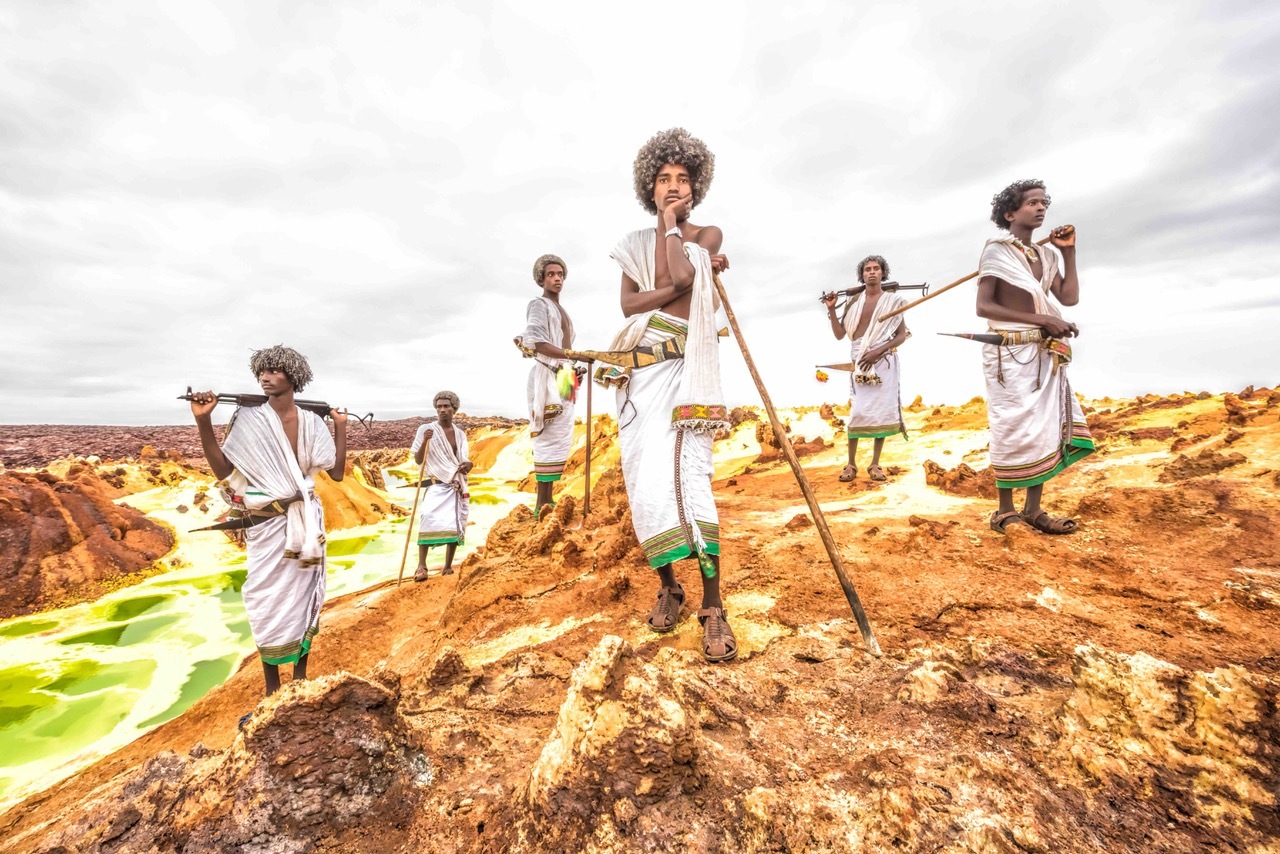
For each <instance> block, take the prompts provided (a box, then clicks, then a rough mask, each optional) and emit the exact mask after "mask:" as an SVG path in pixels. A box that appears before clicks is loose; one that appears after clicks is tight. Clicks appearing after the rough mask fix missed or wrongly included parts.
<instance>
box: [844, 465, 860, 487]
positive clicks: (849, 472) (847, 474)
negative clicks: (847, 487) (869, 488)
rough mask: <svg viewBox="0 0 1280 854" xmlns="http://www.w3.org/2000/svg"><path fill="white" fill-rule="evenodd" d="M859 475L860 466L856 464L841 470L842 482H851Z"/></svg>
mask: <svg viewBox="0 0 1280 854" xmlns="http://www.w3.org/2000/svg"><path fill="white" fill-rule="evenodd" d="M857 476H858V467H857V466H855V465H847V466H845V467H844V469H842V470H841V472H840V482H841V483H849V482H851V481H852V480H853V479H854V478H855V477H857Z"/></svg>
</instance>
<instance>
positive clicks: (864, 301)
mask: <svg viewBox="0 0 1280 854" xmlns="http://www.w3.org/2000/svg"><path fill="white" fill-rule="evenodd" d="M888 275H889V262H888V261H886V260H885V259H884V258H883V257H881V256H879V255H868V256H867V257H866V258H863V259H862V260H861V261H859V262H858V281H859V282H862V283H863V284H864V285H866V290H865V291H863V292H862V293H861V294H859V295H858V296H856V297H854V299H853V301H852V302H850V303H849V305H848V306H846V307H845V310H844V317H843V318H837V317H836V311H835V305H836V294H835V293H829V294H827V295H826V296H824V297H823V298H822V301H823V302H824V303H825V304H826V306H827V320H828V321H829V322H830V323H831V334H832V335H835V337H836V340H837V341H838V340H840V339H841V338H843V337H845V335H848V336H849V346H850V352H851V355H852V357H853V363H854V370H853V371H851V372H850V375H849V376H850V380H849V424H848V428H847V430H848V439H849V464H848V465H847V466H845V467H844V471H842V472H841V473H840V480H841V481H843V482H845V483H847V482H849V481H851V480H853V479H854V478H855V477H857V475H858V463H857V454H858V440H859V439H874V440H875V445H874V447H873V450H872V452H871V465H869V466H867V474H868V476H870V478H871V479H872V480H884V479H885V476H884V470H883V469H881V468H880V451H881V450H882V449H883V448H884V440H885V437H887V436H893V435H895V434H897V433H902V435H903V436H905V435H907V427H906V424H905V422H904V421H903V420H902V392H901V380H902V374H901V366H900V364H899V361H898V347H899V346H900V345H901V344H902V342H904V341H906V340H907V338H908V337H910V335H911V332H910V331H909V330H908V329H907V324H906V323H905V322H904V321H903V319H902V316H901V315H898V316H896V317H892V318H889V319H887V320H883V319H882V316H883V315H884V314H887V313H888V312H891V311H894V310H895V309H898V308H901V307H902V306H904V305H906V302H907V301H906V300H905V299H904V298H903V297H902V296H901V295H900V294H897V293H888V292H886V291H885V290H883V289H882V288H881V284H882V283H883V282H884V280H885V277H886V276H888Z"/></svg>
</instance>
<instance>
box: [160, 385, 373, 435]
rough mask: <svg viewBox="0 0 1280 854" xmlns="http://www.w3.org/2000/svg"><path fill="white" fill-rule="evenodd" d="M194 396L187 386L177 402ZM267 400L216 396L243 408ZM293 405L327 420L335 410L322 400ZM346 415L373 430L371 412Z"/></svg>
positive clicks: (295, 402) (262, 395)
mask: <svg viewBox="0 0 1280 854" xmlns="http://www.w3.org/2000/svg"><path fill="white" fill-rule="evenodd" d="M194 396H195V393H194V392H192V391H191V386H187V393H186V394H180V395H178V400H191V398H192V397H194ZM268 399H269V398H268V397H267V396H266V395H265V394H227V393H219V394H218V403H232V404H235V405H236V406H245V407H254V406H261V405H262V404H264V403H266V402H267V400H268ZM293 403H294V405H295V406H297V407H298V408H299V409H305V410H306V411H307V412H314V413H315V414H316V415H319V416H320V417H321V418H327V417H328V416H329V412H330V410H332V409H334V408H335V407H333V406H330V405H329V404H327V403H325V402H324V401H323V400H298V399H297V398H294V401H293ZM348 415H349V416H350V417H352V418H354V419H355V420H356V421H359V422H360V423H361V424H363V425H364V428H365V429H366V430H371V429H373V428H372V427H371V426H370V425H371V424H372V423H373V413H372V412H368V413H365V414H364V415H363V416H361V415H356V414H355V413H348Z"/></svg>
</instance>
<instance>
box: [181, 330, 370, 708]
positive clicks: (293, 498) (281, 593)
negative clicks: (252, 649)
mask: <svg viewBox="0 0 1280 854" xmlns="http://www.w3.org/2000/svg"><path fill="white" fill-rule="evenodd" d="M249 368H250V370H251V371H253V375H254V376H255V377H256V378H257V380H258V384H259V385H260V386H261V387H262V391H263V393H264V394H265V395H266V396H267V402H266V403H265V404H263V405H261V406H255V407H241V408H238V409H236V411H235V412H234V413H233V414H232V416H231V420H230V421H229V422H228V423H227V429H226V433H225V438H224V440H223V443H222V446H221V447H219V446H218V440H217V438H216V437H215V436H214V433H213V420H212V413H213V409H214V407H216V406H217V405H218V396H217V395H216V394H214V393H213V392H212V391H208V392H198V393H196V394H194V395H192V397H191V413H192V415H194V416H195V420H196V426H197V427H198V428H199V430H200V444H201V446H202V448H203V450H204V456H205V459H207V460H208V461H209V468H211V469H212V470H213V474H214V477H216V478H218V480H219V481H220V483H219V486H220V488H221V489H222V493H223V497H224V498H225V499H226V501H227V503H228V504H230V505H231V507H232V511H233V513H236V514H237V515H240V516H242V517H244V518H245V519H246V529H245V538H246V542H245V552H246V556H247V561H246V563H247V565H248V574H247V576H246V578H245V582H244V587H243V588H242V589H241V593H242V594H243V596H244V607H245V612H246V613H247V614H248V617H249V629H250V631H251V632H252V633H253V640H254V643H255V644H257V647H258V654H259V657H260V658H261V659H262V669H263V672H264V675H265V677H266V692H267V694H268V695H271V694H273V693H275V692H276V691H277V690H279V688H280V667H279V666H280V665H281V664H286V663H292V664H293V678H294V679H305V678H306V676H307V656H308V655H309V654H310V652H311V642H312V639H313V638H314V637H315V636H316V634H317V633H318V632H319V631H320V609H321V606H322V605H324V593H325V550H324V543H325V530H324V508H323V507H322V506H321V504H320V499H318V498H317V497H316V494H315V481H314V477H315V474H316V473H317V472H321V471H324V472H327V473H328V475H329V477H331V478H333V479H334V480H342V476H343V473H344V469H345V467H346V454H347V450H346V446H347V415H346V412H345V411H342V410H332V411H331V412H330V416H331V417H332V418H333V428H334V435H333V436H332V437H331V436H330V435H329V430H328V428H327V427H326V426H325V423H324V421H323V420H322V419H321V418H320V416H319V415H316V414H315V413H314V412H308V411H306V410H304V409H301V408H299V407H297V406H295V405H294V400H293V398H294V392H299V391H302V390H303V388H304V387H305V386H306V385H307V384H308V383H309V382H311V366H310V365H309V364H308V363H307V360H306V357H304V356H303V355H302V354H301V353H299V352H297V351H296V350H293V349H291V348H289V347H284V346H280V345H277V346H275V347H268V348H266V349H265V350H258V351H257V352H255V353H254V354H253V355H252V356H251V357H250V359H249ZM247 718H248V715H246V716H245V719H247ZM245 719H242V720H241V723H242V724H243V723H244V720H245Z"/></svg>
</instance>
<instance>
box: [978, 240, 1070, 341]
mask: <svg viewBox="0 0 1280 854" xmlns="http://www.w3.org/2000/svg"><path fill="white" fill-rule="evenodd" d="M1016 240H1017V238H1015V237H1014V236H1013V235H1012V234H1007V235H1004V236H1003V237H993V238H992V239H990V240H988V241H987V242H986V245H984V246H983V247H982V258H981V259H980V260H979V261H978V276H979V277H982V276H995V277H996V278H997V279H1003V280H1004V281H1006V282H1008V283H1009V284H1010V285H1013V286H1014V287H1015V288H1018V289H1020V290H1023V291H1026V292H1027V293H1029V294H1031V299H1032V300H1033V303H1034V305H1035V312H1036V314H1051V315H1053V316H1054V317H1062V312H1061V311H1060V310H1059V309H1058V306H1057V305H1056V301H1052V300H1050V299H1049V289H1050V288H1051V287H1052V286H1053V280H1054V278H1055V277H1056V276H1057V275H1058V271H1059V270H1061V269H1062V268H1063V263H1062V253H1061V252H1059V251H1058V247H1056V246H1054V245H1053V244H1052V243H1046V244H1045V245H1044V246H1037V247H1036V252H1038V253H1040V263H1041V276H1040V280H1039V281H1037V280H1036V277H1035V276H1034V275H1033V274H1032V272H1031V265H1030V264H1029V263H1027V257H1026V255H1025V254H1023V251H1022V249H1021V248H1020V247H1019V246H1018V245H1017V244H1016V242H1015V241H1016ZM987 328H988V329H992V330H1000V329H1004V330H1023V329H1036V328H1037V327H1036V326H1035V325H1034V324H1030V323H1014V322H1012V321H1007V320H1001V321H999V322H998V323H997V321H990V322H989V323H988V324H987Z"/></svg>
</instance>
